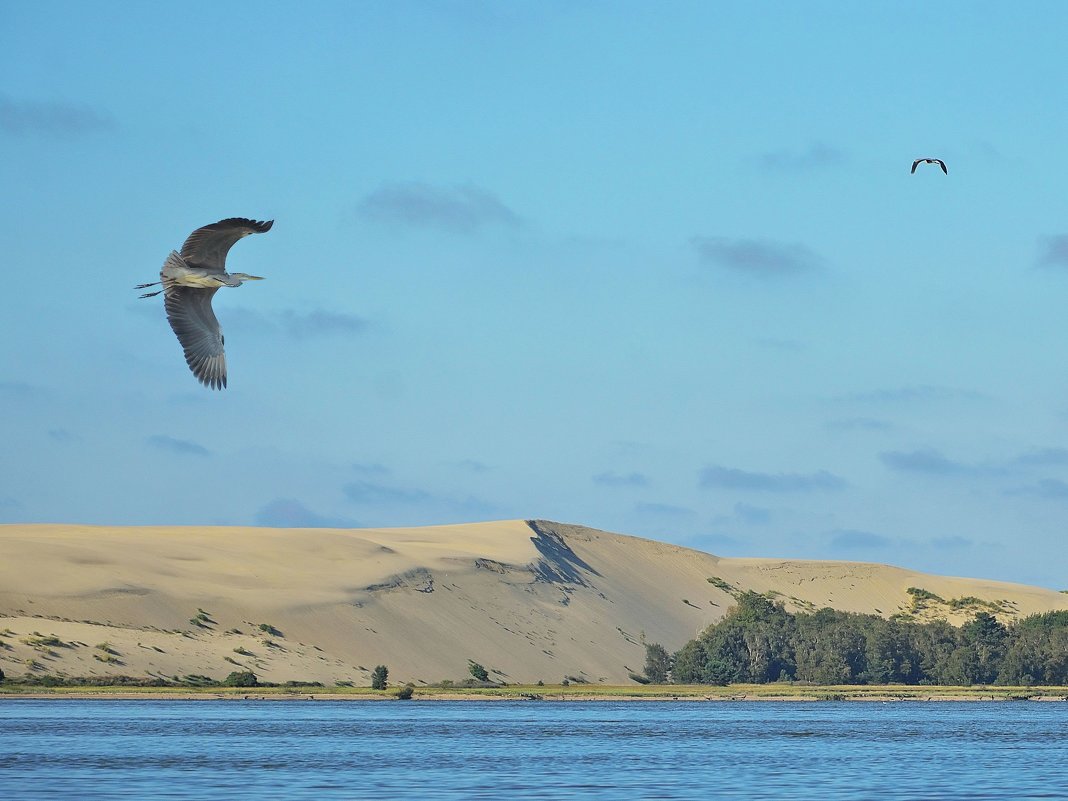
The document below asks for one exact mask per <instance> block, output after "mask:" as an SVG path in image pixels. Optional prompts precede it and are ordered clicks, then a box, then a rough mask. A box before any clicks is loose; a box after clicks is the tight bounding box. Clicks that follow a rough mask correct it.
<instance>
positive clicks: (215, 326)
mask: <svg viewBox="0 0 1068 801" xmlns="http://www.w3.org/2000/svg"><path fill="white" fill-rule="evenodd" d="M272 225H274V220H267V221H266V222H259V221H258V220H247V219H245V218H244V217H230V218H228V219H226V220H219V222H217V223H212V224H211V225H205V226H204V227H203V228H198V229H197V230H195V231H193V233H191V234H190V235H189V238H188V239H186V240H185V244H183V245H182V252H181V253H178V252H176V251H173V250H172V251H171V255H170V256H168V257H167V260H166V261H165V262H163V269H162V270H160V271H159V277H160V280H159V281H154V282H153V283H151V284H138V285H137V286H136V287H134V288H135V289H147V288H148V287H150V286H160V285H162V286H163V289H159V290H156V291H155V292H146V293H145V294H143V295H142V296H141V297H143V298H151V297H154V296H156V295H158V294H160V292H163V293H164V295H163V301H164V302H163V305H164V308H166V310H167V321H168V322H169V323H170V324H171V328H172V329H174V333H175V334H176V335H177V336H178V341H179V342H181V343H182V348H183V349H184V350H185V361H186V364H188V365H189V369H190V370H192V371H193V375H195V376H196V377H197V380H199V381H200V383H201V384H203V385H204V386H206V387H210V388H211V389H222V388H223V387H225V386H226V354H225V353H224V352H223V343H224V342H225V339H224V338H223V334H222V329H221V328H220V327H219V321H218V320H217V319H216V318H215V312H213V311H212V310H211V299H212V297H213V296H214V295H215V293H216V292H218V291H219V287H223V286H241V283H242V282H243V281H260V280H262V278H261V277H260V276H258V275H249V274H248V273H228V272H226V254H227V253H228V252H229V251H230V248H231V247H233V245H234V243H235V242H236V241H237V240H239V239H241V238H242V237H246V236H248V235H249V234H263V233H266V232H267V231H270V230H271V226H272Z"/></svg>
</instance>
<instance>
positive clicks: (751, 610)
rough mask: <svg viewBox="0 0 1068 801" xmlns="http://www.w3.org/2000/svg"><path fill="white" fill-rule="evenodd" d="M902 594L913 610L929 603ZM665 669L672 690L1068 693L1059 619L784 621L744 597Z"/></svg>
mask: <svg viewBox="0 0 1068 801" xmlns="http://www.w3.org/2000/svg"><path fill="white" fill-rule="evenodd" d="M909 593H910V594H911V595H912V596H913V599H914V602H917V601H918V602H919V603H921V604H922V603H924V602H928V601H931V600H933V599H934V598H937V596H934V594H933V593H929V592H928V591H926V590H919V589H917V588H915V587H912V588H909ZM673 663H674V664H673V671H672V676H673V680H674V681H676V682H678V683H683V684H690V683H695V684H730V683H736V682H737V683H743V682H751V683H766V682H772V681H805V682H812V683H815V684H942V685H971V684H994V683H998V684H1011V685H1029V684H1046V685H1059V684H1068V612H1049V613H1047V614H1044V615H1035V616H1032V617H1029V618H1024V619H1023V620H1021V621H1019V622H1018V623H1014V624H1012V625H1011V626H1005V625H1004V624H1002V623H1001V622H999V621H998V620H997V618H995V617H994V616H993V615H992V614H990V613H989V612H985V611H979V612H976V614H975V616H974V617H973V618H972V620H970V621H969V622H968V623H966V624H964V625H963V626H961V627H960V628H955V627H953V626H952V625H950V624H949V623H946V622H945V621H934V622H931V623H918V622H915V621H913V620H911V619H905V618H900V617H895V618H892V619H890V620H886V619H884V618H882V617H879V616H877V615H859V614H853V613H849V612H838V611H836V610H834V609H820V610H818V611H816V612H811V613H799V614H796V615H793V614H790V613H788V612H787V611H786V610H785V609H784V607H783V606H782V605H781V604H777V603H775V602H773V601H772V600H770V599H769V598H767V597H766V596H763V595H758V594H756V593H753V592H745V593H741V594H739V595H738V605H737V606H734V607H732V608H731V609H730V610H729V611H728V612H727V615H726V617H724V618H723V620H721V621H720V622H719V623H717V624H715V625H713V626H709V627H708V628H707V629H706V630H705V631H704V632H702V633H701V634H700V636H698V637H697V639H695V640H691V641H690V642H688V643H686V645H684V646H683V647H682V648H681V649H680V650H679V651H678V652H677V653H676V654H675V655H674V657H673ZM646 676H650V673H649V671H648V666H647V670H646Z"/></svg>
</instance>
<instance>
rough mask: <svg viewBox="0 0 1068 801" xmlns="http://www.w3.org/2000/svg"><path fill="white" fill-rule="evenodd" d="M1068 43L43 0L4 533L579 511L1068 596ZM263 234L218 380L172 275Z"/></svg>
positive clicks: (740, 551) (888, 25)
mask: <svg viewBox="0 0 1068 801" xmlns="http://www.w3.org/2000/svg"><path fill="white" fill-rule="evenodd" d="M1066 28H1068V6H1065V5H1064V4H1062V3H1054V2H1050V3H1037V2H1036V3H1024V4H1017V5H1013V6H1011V7H1010V6H1008V5H1006V4H1003V3H984V2H968V3H964V2H960V3H952V2H947V3H926V2H925V3H902V2H893V3H890V2H886V3H863V4H861V3H819V2H810V3H803V4H802V3H760V2H757V3H740V2H739V3H704V2H695V3H680V2H665V3H636V2H622V3H620V2H613V3H607V2H606V3H600V2H574V3H553V2H539V3H504V2H501V3H490V2H459V1H456V2H389V3H386V2H382V3H331V2H311V3H307V4H304V5H301V6H299V7H298V6H297V5H294V4H292V3H272V2H267V3H257V4H255V5H254V6H249V5H248V4H247V3H197V2H193V3H184V4H181V5H180V7H174V6H166V5H164V4H155V3H152V4H150V3H140V4H138V3H107V2H96V3H92V4H83V3H67V2H62V3H56V2H52V3H50V2H41V3H33V4H29V3H16V2H3V3H0V153H2V154H3V157H2V158H0V184H2V186H3V187H4V196H5V198H6V199H7V202H6V203H5V211H4V213H3V215H2V217H0V237H2V241H3V252H4V260H5V264H4V281H5V291H4V292H3V293H2V295H0V321H2V322H0V325H2V326H3V330H4V335H3V337H2V338H0V364H2V366H3V370H2V373H0V409H2V411H3V415H2V418H0V419H2V422H0V445H2V447H3V450H4V452H5V454H6V458H5V459H4V460H3V462H2V464H0V520H4V521H10V522H16V521H59V522H81V523H102V524H149V523H151V524H190V525H195V524H234V525H248V524H261V525H285V526H290V525H294V526H296V525H308V526H316V525H352V526H390V525H418V524H438V523H450V522H462V521H474V520H488V519H500V518H516V517H542V518H551V519H556V520H564V521H570V522H578V523H584V524H586V525H590V526H595V527H598V528H604V529H608V530H614V531H621V532H625V533H631V534H638V535H642V536H649V537H653V538H657V539H663V540H667V541H670V542H676V543H679V544H683V545H687V546H691V547H697V548H701V549H703V550H707V551H711V552H713V553H717V554H721V555H738V556H781V557H803V558H835V559H857V560H871V561H879V562H890V563H894V564H900V565H904V566H908V567H914V568H918V569H923V570H930V571H934V572H939V573H947V574H954V575H975V576H985V577H991V578H998V579H1004V580H1012V581H1025V582H1031V583H1037V584H1043V585H1046V586H1052V587H1055V588H1058V589H1059V588H1064V587H1068V578H1066V572H1068V548H1065V547H1064V541H1065V537H1064V534H1065V530H1066V524H1068V433H1066V429H1068V336H1066V329H1068V320H1066V317H1065V314H1064V308H1065V305H1066V303H1068V196H1066V195H1065V193H1064V185H1065V176H1066V175H1068V149H1066V148H1065V147H1064V141H1065V135H1066V132H1068V103H1065V91H1064V86H1066V85H1068V60H1066V59H1065V58H1064V49H1063V41H1062V39H1063V31H1064V30H1065V29H1066ZM920 156H936V157H939V158H942V159H944V160H945V161H946V163H947V164H948V166H949V175H948V176H946V175H943V174H942V173H941V171H940V170H938V169H937V168H936V167H930V166H924V165H921V167H920V169H918V170H917V172H916V174H915V175H910V174H909V167H910V165H911V162H912V160H913V159H914V158H916V157H920ZM230 216H247V217H252V218H256V219H274V220H276V223H275V226H274V228H273V230H271V231H270V232H269V233H267V234H265V235H262V236H255V237H250V238H248V239H245V240H243V241H242V242H241V243H239V244H238V245H237V246H236V247H235V248H234V249H233V251H231V254H230V260H229V262H228V266H229V267H230V269H232V270H238V271H244V272H249V273H254V274H256V275H263V276H266V277H267V280H266V281H263V282H257V283H253V284H250V285H247V286H244V287H242V288H240V289H224V290H222V291H220V292H219V294H218V295H217V296H216V299H215V309H216V312H217V314H218V316H219V318H220V321H221V322H222V325H223V328H224V330H225V332H226V337H227V355H228V362H229V373H230V376H229V377H230V386H229V388H228V389H227V390H225V391H223V392H211V391H208V390H206V389H204V388H202V387H201V386H199V385H198V384H197V383H196V381H195V379H194V378H193V377H192V375H191V374H190V373H189V371H188V370H187V368H186V366H185V364H184V361H183V359H182V355H181V349H180V346H179V345H178V342H177V340H176V339H175V337H174V336H173V334H172V333H171V331H170V329H169V327H168V326H167V323H166V320H165V318H164V315H163V309H162V304H161V303H159V302H158V301H159V298H156V299H153V300H138V299H137V294H138V293H137V292H136V291H135V290H134V289H133V288H132V287H133V285H134V284H136V283H142V282H147V281H151V280H154V279H155V278H156V276H157V274H158V270H159V268H160V266H161V265H162V263H163V260H164V258H165V257H166V256H167V254H168V252H169V251H170V250H171V249H173V248H177V247H179V246H180V245H181V243H182V241H183V239H184V238H185V237H186V235H188V233H189V232H190V231H192V230H193V229H194V228H197V227H199V226H201V225H205V224H207V223H210V222H214V221H216V220H218V219H221V218H224V217H230Z"/></svg>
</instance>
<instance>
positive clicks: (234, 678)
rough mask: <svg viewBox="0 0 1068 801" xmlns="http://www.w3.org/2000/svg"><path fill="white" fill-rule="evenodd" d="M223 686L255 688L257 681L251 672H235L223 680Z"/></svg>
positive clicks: (257, 684)
mask: <svg viewBox="0 0 1068 801" xmlns="http://www.w3.org/2000/svg"><path fill="white" fill-rule="evenodd" d="M223 686H225V687H257V686H259V681H258V680H257V679H256V674H255V673H253V672H252V671H251V670H235V671H234V672H233V673H231V674H230V675H229V676H227V677H226V678H225V679H223Z"/></svg>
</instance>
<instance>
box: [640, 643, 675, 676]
mask: <svg viewBox="0 0 1068 801" xmlns="http://www.w3.org/2000/svg"><path fill="white" fill-rule="evenodd" d="M645 678H646V679H648V681H649V682H651V683H653V684H667V683H668V682H669V681H670V680H671V655H670V654H669V653H668V652H667V651H666V650H664V646H662V645H660V643H655V642H654V643H649V644H647V645H646V646H645Z"/></svg>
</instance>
